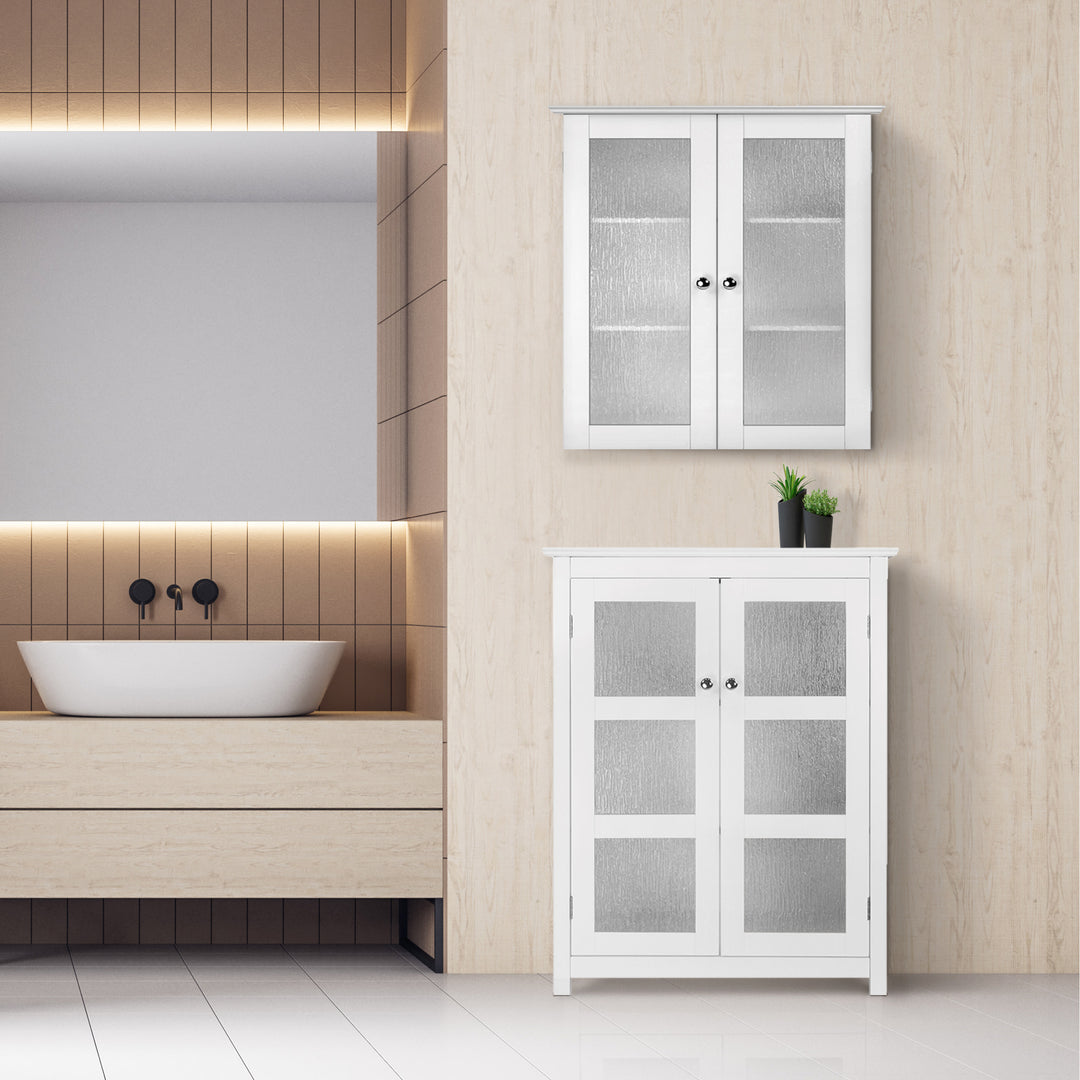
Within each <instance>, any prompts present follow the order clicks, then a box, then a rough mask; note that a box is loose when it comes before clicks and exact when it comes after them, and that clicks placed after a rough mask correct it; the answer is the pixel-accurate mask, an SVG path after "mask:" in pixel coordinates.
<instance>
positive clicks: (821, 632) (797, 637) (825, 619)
mask: <svg viewBox="0 0 1080 1080" xmlns="http://www.w3.org/2000/svg"><path fill="white" fill-rule="evenodd" d="M846 608H847V605H846V604H844V602H843V601H834V600H811V601H806V600H751V601H747V603H746V607H745V613H744V622H743V629H744V633H745V656H744V668H743V671H744V674H745V687H746V689H745V693H746V696H747V697H843V696H844V694H845V693H846V681H847V635H846V625H845V624H846V621H847V618H846V616H847V611H846Z"/></svg>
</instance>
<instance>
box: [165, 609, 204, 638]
mask: <svg viewBox="0 0 1080 1080" xmlns="http://www.w3.org/2000/svg"><path fill="white" fill-rule="evenodd" d="M170 603H171V601H170ZM185 610H186V609H185ZM199 610H200V611H201V610H202V608H200V609H199ZM201 618H202V616H200V619H201ZM210 618H211V619H212V618H213V615H211V616H210ZM174 636H175V638H176V640H177V641H211V640H212V639H213V637H214V631H213V623H211V622H210V620H209V619H208V620H206V621H205V622H197V623H181V624H179V625H177V626H176V628H175V635H174Z"/></svg>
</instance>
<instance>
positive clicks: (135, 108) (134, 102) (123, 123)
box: [102, 93, 139, 131]
mask: <svg viewBox="0 0 1080 1080" xmlns="http://www.w3.org/2000/svg"><path fill="white" fill-rule="evenodd" d="M102 105H103V120H104V126H105V129H106V130H107V131H138V130H139V95H138V94H136V93H130V94H129V93H106V94H105V95H104V96H103V98H102Z"/></svg>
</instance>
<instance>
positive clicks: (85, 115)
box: [67, 68, 105, 131]
mask: <svg viewBox="0 0 1080 1080" xmlns="http://www.w3.org/2000/svg"><path fill="white" fill-rule="evenodd" d="M98 70H100V68H99V69H98ZM67 103H68V130H70V131H101V130H102V129H103V128H104V126H105V98H104V96H103V95H102V94H83V93H79V94H68V96H67Z"/></svg>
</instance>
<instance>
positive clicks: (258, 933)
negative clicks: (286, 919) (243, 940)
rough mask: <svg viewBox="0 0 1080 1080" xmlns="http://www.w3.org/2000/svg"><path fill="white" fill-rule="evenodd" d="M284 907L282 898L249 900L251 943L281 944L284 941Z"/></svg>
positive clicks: (249, 936) (249, 939) (248, 926)
mask: <svg viewBox="0 0 1080 1080" xmlns="http://www.w3.org/2000/svg"><path fill="white" fill-rule="evenodd" d="M282 907H283V905H282V901H280V900H249V901H248V902H247V914H248V925H247V936H248V944H249V945H280V944H281V943H282V941H283V938H282Z"/></svg>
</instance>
